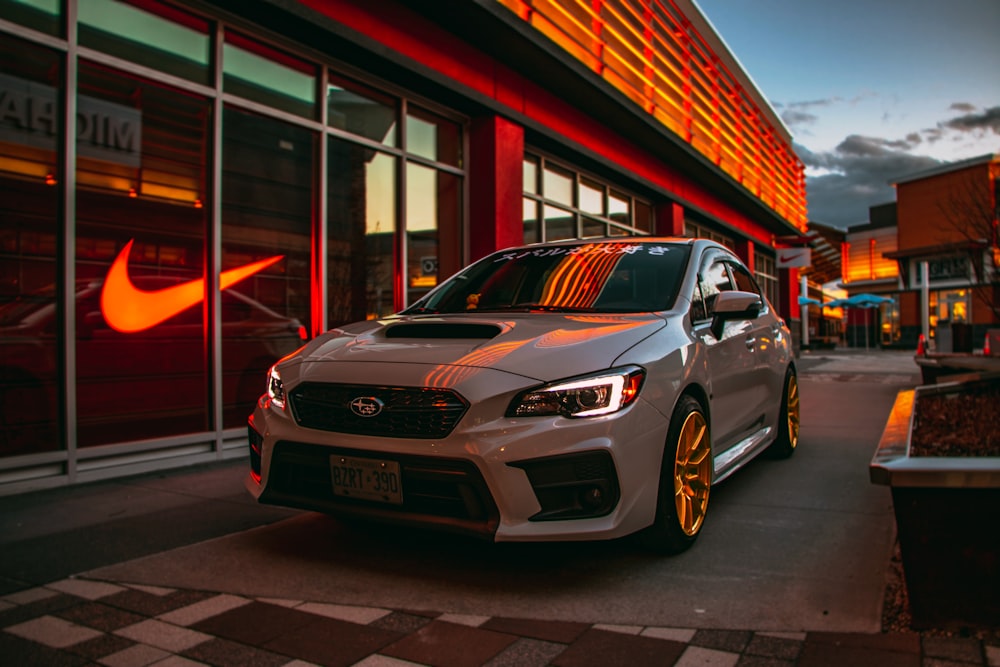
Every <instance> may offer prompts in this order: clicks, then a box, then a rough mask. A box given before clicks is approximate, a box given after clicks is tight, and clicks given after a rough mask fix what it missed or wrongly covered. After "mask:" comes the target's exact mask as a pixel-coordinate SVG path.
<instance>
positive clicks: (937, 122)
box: [695, 0, 1000, 228]
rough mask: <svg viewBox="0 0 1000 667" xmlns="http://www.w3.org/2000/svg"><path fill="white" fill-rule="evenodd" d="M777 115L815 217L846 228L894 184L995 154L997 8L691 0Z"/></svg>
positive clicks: (989, 0)
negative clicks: (801, 168) (802, 175)
mask: <svg viewBox="0 0 1000 667" xmlns="http://www.w3.org/2000/svg"><path fill="white" fill-rule="evenodd" d="M695 2H696V4H697V6H698V7H699V8H700V9H701V11H702V13H703V14H704V15H705V16H706V17H707V18H708V20H709V22H711V24H712V25H713V26H714V27H715V29H716V32H717V33H718V34H719V36H721V38H722V39H723V41H725V43H726V44H727V45H728V46H729V49H730V51H732V53H733V55H734V56H735V57H736V59H737V60H738V61H739V62H740V63H741V64H742V66H743V69H744V71H745V72H746V73H747V74H748V75H749V77H750V78H751V79H752V80H753V81H754V83H755V84H756V86H757V89H758V90H759V91H760V92H761V94H762V95H763V97H764V98H765V99H766V100H768V101H769V102H770V104H771V106H772V107H773V109H774V110H775V112H776V113H777V114H778V115H779V116H780V117H781V119H782V121H783V122H784V124H785V127H786V128H787V129H788V130H789V132H790V133H791V135H792V138H793V141H794V145H795V151H796V153H797V154H798V156H799V158H800V159H801V160H802V161H803V163H804V164H805V167H806V193H807V198H808V207H809V220H810V221H813V222H818V223H822V224H825V225H829V226H833V227H840V228H847V227H850V226H854V225H861V224H865V223H866V222H868V212H869V207H871V206H874V205H878V204H884V203H888V202H893V201H895V199H896V194H895V190H894V188H893V187H892V185H891V183H892V182H893V181H894V180H897V179H900V178H902V177H905V176H908V175H911V174H915V173H918V172H920V171H923V170H925V169H930V168H934V167H936V166H939V165H942V164H945V163H948V162H956V161H960V160H965V159H968V158H973V157H979V156H982V155H987V154H1000V0H695Z"/></svg>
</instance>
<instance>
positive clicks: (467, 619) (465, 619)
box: [438, 614, 490, 628]
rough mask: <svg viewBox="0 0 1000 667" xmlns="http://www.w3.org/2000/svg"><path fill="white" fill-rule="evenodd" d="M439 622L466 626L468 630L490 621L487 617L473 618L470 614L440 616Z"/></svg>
mask: <svg viewBox="0 0 1000 667" xmlns="http://www.w3.org/2000/svg"><path fill="white" fill-rule="evenodd" d="M438 620H439V621H444V622H445V623H455V624H457V625H467V626H469V627H470V628H478V627H479V626H480V625H482V624H483V623H485V622H486V621H488V620H490V617H489V616H475V615H472V614H441V615H440V616H438Z"/></svg>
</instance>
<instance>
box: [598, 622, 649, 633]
mask: <svg viewBox="0 0 1000 667" xmlns="http://www.w3.org/2000/svg"><path fill="white" fill-rule="evenodd" d="M593 627H594V629H595V630H606V631H608V632H620V633H621V634H623V635H638V634H641V633H642V631H643V626H641V625H617V624H609V623H597V624H596V625H594V626H593Z"/></svg>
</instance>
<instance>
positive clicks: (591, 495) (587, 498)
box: [580, 486, 604, 508]
mask: <svg viewBox="0 0 1000 667" xmlns="http://www.w3.org/2000/svg"><path fill="white" fill-rule="evenodd" d="M603 502H604V494H603V493H601V489H600V487H596V486H592V487H590V488H588V489H584V491H583V493H581V494H580V503H581V504H582V505H583V506H584V507H591V508H597V507H600V506H601V504H602V503H603Z"/></svg>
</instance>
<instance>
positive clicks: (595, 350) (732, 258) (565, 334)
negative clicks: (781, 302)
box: [246, 237, 799, 553]
mask: <svg viewBox="0 0 1000 667" xmlns="http://www.w3.org/2000/svg"><path fill="white" fill-rule="evenodd" d="M798 433H799V395H798V385H797V381H796V373H795V363H794V355H793V351H792V346H791V340H790V335H789V331H788V328H787V327H786V326H785V323H784V322H783V321H782V320H781V319H780V318H779V317H778V315H777V314H776V313H775V312H774V310H773V308H772V307H771V305H770V304H769V303H768V301H767V299H766V298H765V297H764V296H763V295H762V294H761V292H760V290H759V288H758V287H757V285H756V283H755V282H754V280H753V277H752V276H751V274H750V272H749V271H748V270H747V268H746V266H744V264H743V263H742V262H741V261H740V260H739V258H737V257H736V255H734V254H733V253H732V252H731V251H729V250H728V249H726V248H725V247H723V246H721V245H719V244H717V243H714V242H711V241H707V240H693V239H682V238H649V237H641V238H618V239H601V240H590V241H564V242H553V243H547V244H539V245H531V246H525V247H520V248H513V249H508V250H503V251H499V252H496V253H494V254H492V255H490V256H488V257H486V258H484V259H482V260H480V261H478V262H475V263H474V264H472V265H471V266H469V267H467V268H466V269H464V270H462V271H461V272H459V273H457V274H456V275H454V276H452V277H451V278H450V279H448V280H446V281H445V282H443V283H442V284H441V285H439V286H438V287H436V288H435V289H434V290H432V291H431V292H430V293H428V294H427V295H426V296H425V297H424V298H422V299H420V300H419V301H418V302H416V303H415V304H413V305H412V306H411V307H409V308H407V309H406V310H404V311H402V312H401V313H399V314H397V315H394V316H392V317H389V318H385V319H382V320H370V321H366V322H358V323H356V324H351V325H348V326H343V327H339V328H336V329H333V330H331V331H329V332H327V333H325V334H323V335H321V336H319V337H317V338H316V339H315V340H312V341H310V342H309V343H308V344H306V345H305V346H304V347H302V348H301V349H300V350H298V351H297V352H295V353H293V354H292V355H290V356H288V357H286V358H284V359H282V360H281V361H279V362H278V363H277V364H275V365H274V367H273V368H272V369H271V371H270V376H269V378H268V382H267V391H266V393H265V394H264V395H263V396H261V398H260V400H259V401H258V402H257V406H256V408H255V410H254V412H253V414H252V415H251V417H250V421H249V444H250V472H249V475H248V477H247V480H246V485H247V488H248V489H249V490H250V492H251V493H252V494H253V495H254V497H256V498H257V499H258V500H259V501H260V502H262V503H269V504H276V505H283V506H290V507H298V508H304V509H310V510H317V511H321V512H327V513H330V514H335V515H342V516H351V517H354V518H363V519H370V520H373V521H380V522H385V523H389V524H405V525H413V526H424V527H428V528H436V529H443V530H449V531H456V532H460V533H465V534H471V535H476V536H481V537H485V538H487V539H489V540H494V541H497V542H500V541H543V540H595V539H613V538H619V537H623V536H626V535H632V534H637V535H638V536H639V537H640V538H641V540H642V541H643V543H644V544H645V545H646V546H648V547H649V548H651V549H653V550H655V551H658V552H661V553H678V552H680V551H683V550H684V549H686V548H688V547H689V546H690V545H691V544H692V543H693V542H694V541H695V539H696V538H697V537H698V534H699V532H700V531H701V529H702V526H703V525H704V520H705V517H706V512H707V509H708V500H709V495H710V490H711V487H712V485H714V484H717V483H718V482H720V481H722V480H723V479H725V478H726V477H727V476H729V475H730V474H732V473H733V472H735V471H736V470H738V469H739V468H740V467H742V466H743V465H745V464H746V463H748V462H749V461H750V460H751V459H753V458H754V457H755V456H757V455H758V454H760V453H762V452H764V451H765V450H767V451H768V452H769V453H770V454H773V455H775V456H778V457H787V456H789V455H791V454H792V452H793V451H794V450H795V447H796V445H797V443H798Z"/></svg>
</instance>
